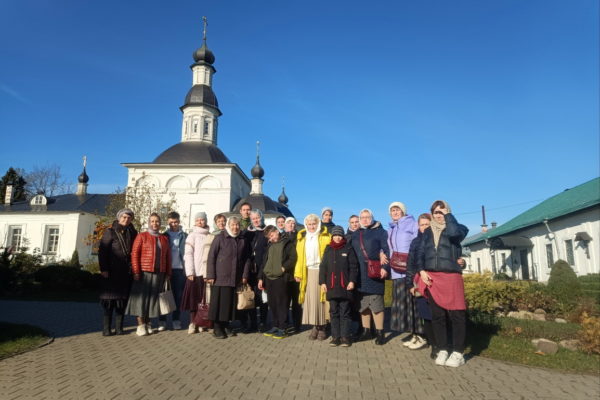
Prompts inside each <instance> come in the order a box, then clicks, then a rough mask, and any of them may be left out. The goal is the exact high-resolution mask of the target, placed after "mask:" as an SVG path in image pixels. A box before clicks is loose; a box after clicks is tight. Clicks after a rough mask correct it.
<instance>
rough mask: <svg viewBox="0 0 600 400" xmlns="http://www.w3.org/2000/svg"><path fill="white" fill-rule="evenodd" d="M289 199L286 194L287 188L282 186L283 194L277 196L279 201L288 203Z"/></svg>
mask: <svg viewBox="0 0 600 400" xmlns="http://www.w3.org/2000/svg"><path fill="white" fill-rule="evenodd" d="M288 200H289V199H288V197H287V195H286V194H285V189H284V188H281V194H280V195H279V197H278V198H277V201H279V202H280V203H281V204H287V202H288Z"/></svg>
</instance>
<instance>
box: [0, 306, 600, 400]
mask: <svg viewBox="0 0 600 400" xmlns="http://www.w3.org/2000/svg"><path fill="white" fill-rule="evenodd" d="M34 316H35V318H34ZM100 318H101V310H100V307H99V306H98V304H92V303H59V302H20V301H0V320H3V321H9V322H20V323H34V321H35V324H36V325H39V326H41V327H42V328H44V329H46V330H49V331H50V332H52V333H53V334H54V335H55V336H56V340H55V342H54V343H52V344H51V345H49V346H45V347H42V348H39V349H37V350H34V351H31V352H29V353H25V354H22V355H19V356H16V357H12V358H9V359H6V360H3V361H0V399H10V400H12V399H43V398H47V399H51V400H53V399H61V400H62V399H64V400H67V399H157V398H161V399H169V398H170V399H200V400H203V399H211V400H213V399H243V400H253V399H257V400H259V399H260V400H265V399H280V398H285V399H302V400H305V399H311V400H312V399H322V398H326V399H337V398H344V399H349V400H358V399H374V400H375V399H376V400H384V399H398V398H402V399H417V398H418V399H440V400H445V399H456V398H461V399H490V400H491V399H530V398H538V399H565V398H567V399H569V400H577V399H589V398H599V397H600V380H599V379H598V377H593V376H586V375H576V374H566V373H560V372H553V371H548V370H543V369H536V368H529V367H523V366H516V365H509V364H504V363H501V362H497V361H493V360H488V359H484V358H478V357H475V358H472V359H470V360H468V361H467V363H466V365H465V366H463V367H461V368H456V369H450V368H444V367H438V366H435V365H434V364H433V361H432V360H431V359H430V358H429V351H428V350H425V351H410V350H407V349H406V348H404V347H403V346H402V345H401V341H400V340H399V338H398V337H396V338H394V339H393V340H390V341H389V342H388V343H386V345H384V346H375V345H374V344H373V343H371V342H364V343H356V344H354V345H353V346H352V347H351V348H348V349H344V348H331V347H329V346H328V343H327V342H318V341H314V342H313V341H309V340H308V339H307V334H306V333H302V334H299V335H295V336H292V337H289V338H287V339H285V340H274V339H271V338H267V337H264V336H263V335H261V334H249V335H243V334H239V335H238V336H237V337H233V338H229V339H227V340H217V339H214V338H213V337H212V335H210V334H207V333H200V334H195V335H188V334H187V332H186V331H185V330H182V331H165V332H161V333H156V334H153V335H151V336H148V337H137V336H136V335H135V334H134V320H133V318H128V319H127V320H126V325H127V331H128V333H129V334H127V335H124V336H113V337H108V338H105V337H102V336H101V334H100V328H101V327H100ZM184 326H185V324H184ZM439 388H444V389H443V390H440V389H439Z"/></svg>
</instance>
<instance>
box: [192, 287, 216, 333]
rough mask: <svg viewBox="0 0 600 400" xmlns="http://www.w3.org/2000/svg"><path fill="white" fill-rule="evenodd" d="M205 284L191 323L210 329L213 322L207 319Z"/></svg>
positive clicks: (207, 306)
mask: <svg viewBox="0 0 600 400" xmlns="http://www.w3.org/2000/svg"><path fill="white" fill-rule="evenodd" d="M206 285H207V284H205V285H204V289H203V290H202V298H201V299H200V303H198V307H197V309H196V315H194V320H193V321H192V323H193V324H194V325H196V326H197V327H199V328H207V329H211V328H212V326H213V322H212V321H211V320H210V319H208V309H209V307H210V306H209V304H208V303H207V302H206Z"/></svg>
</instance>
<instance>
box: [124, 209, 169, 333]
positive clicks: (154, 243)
mask: <svg viewBox="0 0 600 400" xmlns="http://www.w3.org/2000/svg"><path fill="white" fill-rule="evenodd" d="M159 230H160V216H159V215H158V214H156V213H152V214H150V219H149V221H148V230H147V231H146V232H142V233H140V234H139V235H137V237H136V238H135V241H134V242H133V247H132V249H131V269H132V272H133V280H134V282H133V285H132V287H131V296H130V297H129V302H128V303H127V314H129V315H136V316H137V322H138V327H137V331H136V334H137V335H138V336H146V335H150V334H151V333H152V326H151V324H150V318H156V317H159V316H160V306H159V302H158V294H159V293H160V292H161V291H162V290H163V288H164V282H165V279H169V277H170V276H171V248H170V246H169V239H168V238H167V237H166V236H164V235H162V234H161V233H160V232H159Z"/></svg>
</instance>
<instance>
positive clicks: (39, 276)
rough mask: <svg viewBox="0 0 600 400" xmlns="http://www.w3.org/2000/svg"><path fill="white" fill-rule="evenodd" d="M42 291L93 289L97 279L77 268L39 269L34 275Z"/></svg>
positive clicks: (57, 266) (53, 267)
mask: <svg viewBox="0 0 600 400" xmlns="http://www.w3.org/2000/svg"><path fill="white" fill-rule="evenodd" d="M35 280H36V281H38V282H39V283H40V284H41V285H42V288H43V289H44V290H56V291H63V290H81V289H95V288H96V287H97V282H98V280H97V278H96V277H95V276H94V275H93V274H92V273H90V272H88V271H84V270H82V269H79V268H73V267H65V266H60V265H50V266H47V267H44V268H41V269H40V270H38V271H37V272H36V273H35Z"/></svg>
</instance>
